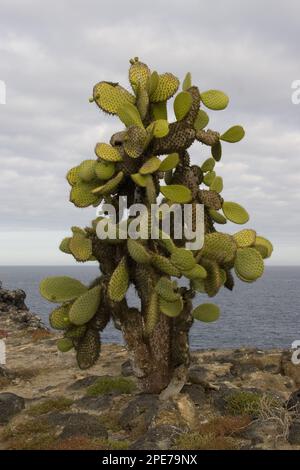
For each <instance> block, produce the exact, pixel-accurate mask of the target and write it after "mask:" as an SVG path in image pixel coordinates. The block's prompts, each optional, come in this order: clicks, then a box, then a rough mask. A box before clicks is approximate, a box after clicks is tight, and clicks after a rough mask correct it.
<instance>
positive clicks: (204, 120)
mask: <svg viewBox="0 0 300 470" xmlns="http://www.w3.org/2000/svg"><path fill="white" fill-rule="evenodd" d="M208 123H209V117H208V115H207V114H206V112H205V111H203V109H199V111H198V114H197V117H196V119H195V121H194V129H195V130H196V131H200V130H202V129H204V127H206V126H207V124H208Z"/></svg>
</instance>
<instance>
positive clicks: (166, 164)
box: [158, 153, 179, 171]
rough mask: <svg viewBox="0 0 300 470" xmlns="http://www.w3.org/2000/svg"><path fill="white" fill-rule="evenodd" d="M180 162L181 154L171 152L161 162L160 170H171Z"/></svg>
mask: <svg viewBox="0 0 300 470" xmlns="http://www.w3.org/2000/svg"><path fill="white" fill-rule="evenodd" d="M178 163H179V155H178V153H171V154H170V155H168V156H167V157H166V158H165V159H164V160H163V161H162V162H161V164H160V166H159V168H158V170H159V171H170V170H173V168H176V166H177V165H178Z"/></svg>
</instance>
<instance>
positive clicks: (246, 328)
mask: <svg viewBox="0 0 300 470" xmlns="http://www.w3.org/2000/svg"><path fill="white" fill-rule="evenodd" d="M97 273H98V270H97V268H96V267H88V266H29V267H26V266H20V267H18V266H9V267H0V280H2V282H3V287H4V288H5V287H6V288H8V289H16V288H20V289H23V290H24V291H25V292H26V293H27V305H28V307H29V308H30V309H31V310H32V311H33V312H35V313H37V314H38V315H39V316H40V317H41V318H42V319H43V320H44V321H45V322H46V323H48V313H49V312H50V310H51V308H53V305H52V304H49V303H48V302H47V301H45V300H43V299H42V298H41V297H40V295H39V290H38V286H39V282H40V280H41V279H43V278H44V277H46V276H53V275H58V276H59V275H67V276H71V277H76V278H78V279H80V280H81V281H82V282H86V283H88V282H89V281H91V280H92V279H93V278H94V277H96V276H97ZM203 299H205V300H204V301H207V299H208V298H207V297H206V296H203V295H200V294H199V298H198V301H202V302H203ZM209 301H210V300H209ZM213 302H216V303H218V304H219V306H220V307H221V309H222V314H221V317H220V319H219V320H218V321H217V322H216V323H211V324H204V323H201V322H196V323H195V324H194V326H193V328H192V330H191V334H190V339H191V347H192V348H193V349H198V348H234V347H240V346H253V347H254V346H255V347H259V348H262V349H268V348H276V347H279V348H289V347H290V345H291V343H292V342H293V341H294V340H296V339H298V340H300V267H269V268H267V269H266V272H265V275H264V277H263V279H261V280H259V281H257V282H256V283H254V284H245V283H242V282H240V281H237V282H236V288H235V290H234V292H229V291H227V290H225V289H223V290H222V291H221V293H219V294H218V295H217V296H216V297H215V299H214V300H213ZM129 303H130V305H138V299H137V297H136V295H135V293H134V291H133V290H131V291H130V293H129ZM103 340H104V341H107V342H122V338H121V335H120V333H119V332H118V331H116V330H115V329H114V328H113V327H112V326H111V325H110V326H109V327H108V328H107V329H106V330H105V332H104V334H103Z"/></svg>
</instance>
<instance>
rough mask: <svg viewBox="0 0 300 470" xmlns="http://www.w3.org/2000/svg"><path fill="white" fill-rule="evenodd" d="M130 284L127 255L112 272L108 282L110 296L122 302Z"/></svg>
mask: <svg viewBox="0 0 300 470" xmlns="http://www.w3.org/2000/svg"><path fill="white" fill-rule="evenodd" d="M128 285H129V274H128V270H127V263H126V257H123V258H122V259H121V261H120V263H119V264H118V266H117V267H116V269H115V270H114V272H113V273H112V276H111V278H110V280H109V283H108V296H109V298H110V299H111V300H113V301H114V302H121V300H122V299H123V298H124V297H125V294H126V292H127V289H128Z"/></svg>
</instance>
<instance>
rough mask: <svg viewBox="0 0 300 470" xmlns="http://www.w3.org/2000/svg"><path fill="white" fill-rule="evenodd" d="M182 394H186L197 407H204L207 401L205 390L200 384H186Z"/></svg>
mask: <svg viewBox="0 0 300 470" xmlns="http://www.w3.org/2000/svg"><path fill="white" fill-rule="evenodd" d="M181 392H182V393H186V394H187V395H188V396H189V398H190V399H191V400H192V401H193V402H194V403H195V405H198V406H200V405H204V403H206V401H207V396H206V394H205V390H204V388H203V387H202V386H201V385H198V384H186V385H184V387H183V389H182V390H181Z"/></svg>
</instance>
